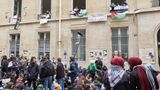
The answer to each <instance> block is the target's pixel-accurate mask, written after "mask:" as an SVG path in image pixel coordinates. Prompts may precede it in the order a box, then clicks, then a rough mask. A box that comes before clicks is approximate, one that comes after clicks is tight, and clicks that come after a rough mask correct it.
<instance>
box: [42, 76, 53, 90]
mask: <svg viewBox="0 0 160 90" xmlns="http://www.w3.org/2000/svg"><path fill="white" fill-rule="evenodd" d="M52 78H53V77H52V76H48V77H46V78H45V79H44V90H48V89H49V90H54V86H53V81H52Z"/></svg>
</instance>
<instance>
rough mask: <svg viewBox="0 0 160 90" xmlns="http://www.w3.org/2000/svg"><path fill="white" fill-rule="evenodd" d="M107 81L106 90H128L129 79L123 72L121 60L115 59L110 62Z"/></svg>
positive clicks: (119, 58) (122, 61) (122, 60)
mask: <svg viewBox="0 0 160 90" xmlns="http://www.w3.org/2000/svg"><path fill="white" fill-rule="evenodd" d="M107 79H108V82H107V83H106V84H105V85H106V86H105V87H107V89H106V90H130V87H129V77H128V74H127V73H126V72H125V70H124V59H123V58H121V57H115V58H113V59H112V60H111V66H110V67H109V69H108V78H107ZM134 90H136V89H134Z"/></svg>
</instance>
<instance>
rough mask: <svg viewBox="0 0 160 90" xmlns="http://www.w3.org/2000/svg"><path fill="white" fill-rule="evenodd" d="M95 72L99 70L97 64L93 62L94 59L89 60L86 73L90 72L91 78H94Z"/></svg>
mask: <svg viewBox="0 0 160 90" xmlns="http://www.w3.org/2000/svg"><path fill="white" fill-rule="evenodd" d="M97 72H100V70H99V69H97V66H96V64H95V63H94V60H91V61H90V64H89V66H88V73H89V74H90V76H91V78H92V80H93V79H94V78H95V75H96V73H97Z"/></svg>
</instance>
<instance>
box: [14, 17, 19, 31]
mask: <svg viewBox="0 0 160 90" xmlns="http://www.w3.org/2000/svg"><path fill="white" fill-rule="evenodd" d="M19 25H20V17H18V18H17V21H16V24H15V26H14V29H15V30H17V29H18V27H19Z"/></svg>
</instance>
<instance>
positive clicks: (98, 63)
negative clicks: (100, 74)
mask: <svg viewBox="0 0 160 90" xmlns="http://www.w3.org/2000/svg"><path fill="white" fill-rule="evenodd" d="M95 64H96V67H97V69H99V70H102V68H103V62H102V60H101V58H100V57H97V60H96V61H95Z"/></svg>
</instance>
